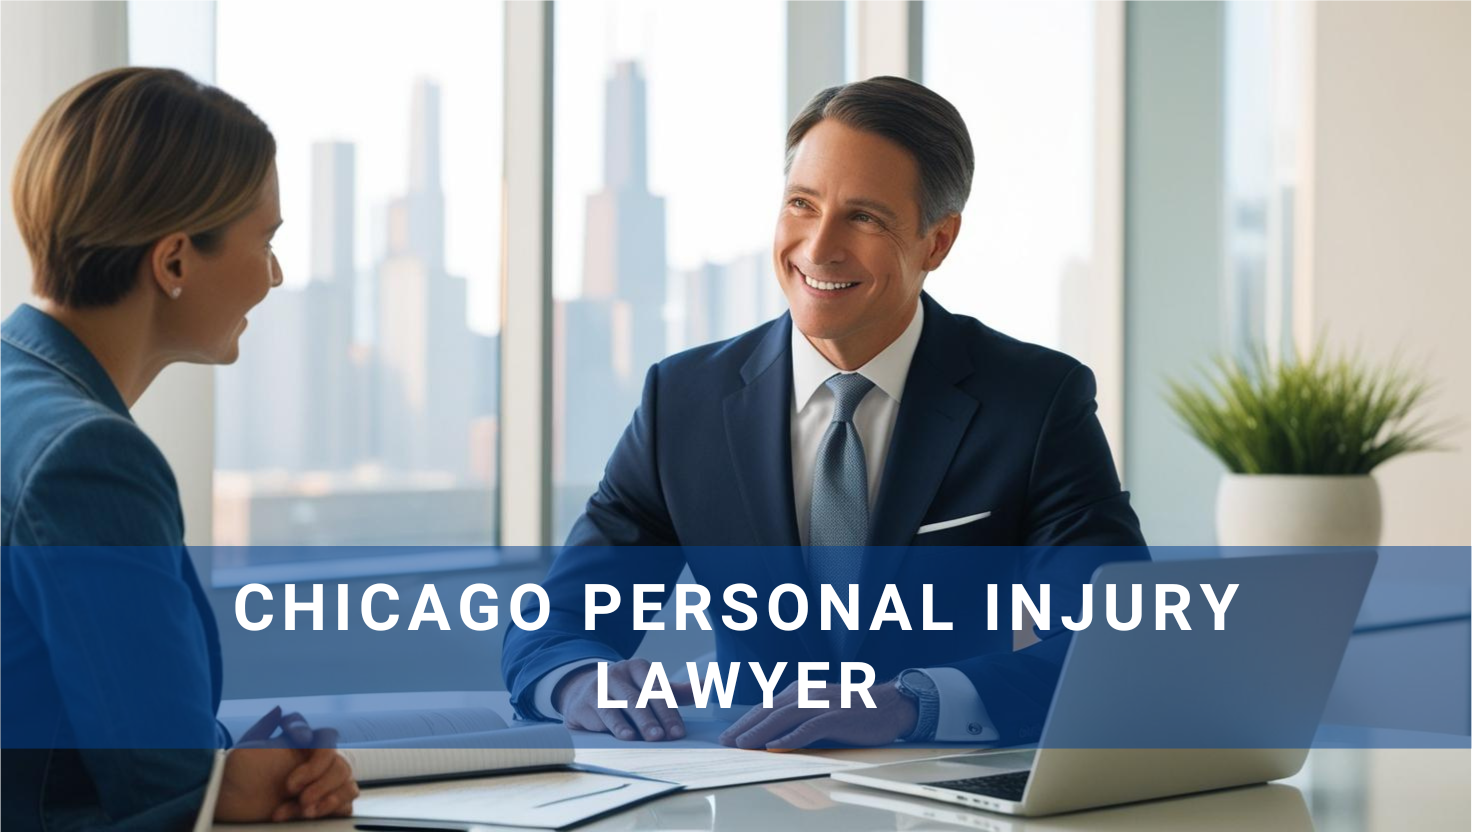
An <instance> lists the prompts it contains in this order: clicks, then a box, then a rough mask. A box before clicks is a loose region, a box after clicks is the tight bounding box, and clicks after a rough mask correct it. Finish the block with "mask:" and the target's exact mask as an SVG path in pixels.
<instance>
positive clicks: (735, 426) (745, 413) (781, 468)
mask: <svg viewBox="0 0 1472 832" xmlns="http://www.w3.org/2000/svg"><path fill="white" fill-rule="evenodd" d="M791 348H792V319H791V318H790V317H789V316H787V315H784V316H782V318H781V319H780V320H778V321H777V323H776V325H774V326H773V327H772V328H771V329H770V330H768V332H767V335H766V337H765V338H763V339H762V341H761V343H760V344H759V345H758V346H757V348H756V350H755V351H754V352H753V353H752V355H751V358H749V359H747V361H746V363H745V364H744V365H743V366H742V368H741V378H742V380H743V381H745V382H746V386H745V387H743V388H741V389H740V390H737V391H736V392H734V393H732V394H730V395H729V396H727V397H726V399H725V402H724V409H725V422H726V441H727V444H728V445H729V447H730V450H731V463H732V467H733V468H734V470H735V471H736V484H737V487H738V488H739V490H740V491H741V499H742V501H743V502H744V503H745V504H746V512H747V516H748V517H749V518H750V522H751V528H752V530H753V531H754V533H755V534H754V536H755V537H756V540H757V543H758V545H759V546H760V547H761V548H760V550H759V556H760V557H761V559H762V560H763V561H764V562H765V564H766V568H767V572H768V573H769V574H770V576H771V578H772V587H773V588H775V587H776V586H778V585H779V584H785V583H790V584H796V585H797V586H800V587H803V589H804V591H807V590H808V588H809V581H808V572H807V566H806V564H805V563H804V562H803V557H802V549H801V543H800V541H799V539H798V536H797V508H796V506H795V502H796V500H795V498H794V497H793V493H792V428H791V421H792V352H791ZM810 595H811V593H810ZM816 600H817V599H816V598H815V597H809V599H808V620H807V622H805V623H804V625H803V626H802V627H801V628H800V629H799V630H798V631H797V636H798V638H799V639H800V640H801V641H802V643H803V646H804V647H806V648H807V651H808V653H809V655H810V656H812V657H814V658H826V657H827V656H826V654H827V652H828V648H827V646H826V643H825V642H824V640H823V638H822V631H821V630H820V629H819V628H818V625H817V624H816V623H815V622H816V620H817V618H816V616H815V612H816V610H817V607H816V606H815V603H816Z"/></svg>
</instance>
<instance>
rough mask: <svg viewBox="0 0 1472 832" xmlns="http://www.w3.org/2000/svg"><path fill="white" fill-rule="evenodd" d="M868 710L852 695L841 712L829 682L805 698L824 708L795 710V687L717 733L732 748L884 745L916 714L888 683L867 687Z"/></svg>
mask: <svg viewBox="0 0 1472 832" xmlns="http://www.w3.org/2000/svg"><path fill="white" fill-rule="evenodd" d="M870 692H871V694H872V695H873V697H874V705H875V707H874V708H867V707H865V706H864V703H863V700H862V699H860V698H858V697H854V698H853V699H852V700H850V703H849V704H851V705H852V706H853V707H849V708H842V707H839V705H840V704H841V703H842V701H843V700H842V699H841V697H840V688H839V686H838V685H837V684H836V683H830V684H827V685H824V686H823V687H820V688H814V689H811V690H810V691H809V693H808V698H809V699H810V700H812V699H816V700H827V701H828V707H826V708H799V707H798V706H797V683H796V682H794V683H792V684H790V685H788V686H787V687H786V688H784V689H783V690H782V692H781V693H779V694H777V695H776V696H774V697H772V707H771V708H763V707H762V706H760V705H757V706H756V707H754V708H752V709H751V710H749V711H747V712H746V714H745V715H744V716H742V717H741V718H740V719H738V720H736V722H735V724H733V725H732V726H731V727H730V728H727V729H726V730H725V732H724V733H722V734H721V744H722V745H730V746H734V747H736V748H758V749H785V748H805V747H807V746H809V745H812V744H813V743H815V742H818V741H819V740H829V741H832V742H841V743H846V744H848V745H860V746H875V745H888V744H889V743H892V742H894V741H895V740H897V739H899V738H900V737H903V736H906V735H908V734H909V733H910V732H911V731H914V730H915V722H916V720H918V719H919V717H920V714H919V712H918V711H917V710H916V708H915V702H914V701H913V700H912V699H910V697H908V696H905V695H904V694H902V693H900V692H899V690H898V689H896V688H895V686H894V682H886V683H884V684H882V685H876V686H875V687H873V688H870Z"/></svg>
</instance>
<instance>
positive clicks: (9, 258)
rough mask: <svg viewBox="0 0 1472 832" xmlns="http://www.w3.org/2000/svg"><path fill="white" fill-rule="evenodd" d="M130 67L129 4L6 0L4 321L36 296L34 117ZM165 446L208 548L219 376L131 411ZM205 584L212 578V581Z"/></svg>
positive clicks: (171, 374)
mask: <svg viewBox="0 0 1472 832" xmlns="http://www.w3.org/2000/svg"><path fill="white" fill-rule="evenodd" d="M127 63H128V15H127V4H126V3H122V2H78V3H49V2H12V1H11V0H7V1H6V2H5V3H3V4H0V101H3V102H4V104H3V113H0V115H3V117H0V168H3V185H0V190H3V196H0V200H3V213H4V219H3V222H0V244H3V250H0V316H3V315H8V314H10V312H11V310H13V309H14V308H15V307H16V306H18V305H19V304H20V303H22V302H24V301H26V300H28V299H29V298H30V297H31V288H30V287H31V266H30V259H29V257H27V255H26V251H25V246H24V245H23V244H22V243H21V241H20V234H19V232H18V231H17V229H16V226H15V215H14V214H13V213H12V211H11V207H10V178H11V171H12V170H13V168H14V167H15V158H16V156H17V155H19V153H20V148H21V145H22V144H24V143H25V139H26V136H27V135H28V134H29V133H30V131H31V128H32V127H33V126H35V123H36V121H37V119H39V118H40V117H41V114H42V113H43V112H45V110H46V108H47V107H48V106H49V105H50V104H51V102H52V101H53V100H55V99H56V97H57V96H59V95H60V94H61V93H63V92H65V91H66V90H67V89H68V88H70V87H71V86H73V85H74V84H76V83H77V82H79V81H81V80H83V79H85V78H87V77H88V76H91V75H94V74H96V73H98V72H101V71H102V70H105V69H111V68H113V67H117V66H123V65H125V64H127ZM133 416H134V418H135V419H137V421H138V424H139V425H141V426H142V427H143V429H144V430H145V431H147V432H148V434H149V436H151V437H152V438H153V440H154V441H155V442H156V443H158V445H159V447H160V448H162V449H163V452H164V455H165V456H166V457H167V458H168V460H169V464H170V465H171V466H173V469H174V475H175V476H176V477H177V478H178V481H179V493H180V495H181V497H182V499H183V503H184V518H185V523H186V527H187V534H186V540H187V541H188V542H189V543H190V544H191V545H202V544H205V543H208V542H209V539H210V524H211V512H210V506H211V497H212V493H211V485H212V477H213V473H214V471H213V469H214V424H215V416H214V374H213V371H212V370H211V369H210V368H208V367H193V366H191V367H183V366H175V367H172V368H170V369H169V370H167V371H165V372H164V373H163V374H162V375H161V376H160V377H159V379H158V380H157V381H156V382H154V384H153V386H152V387H151V388H150V389H149V391H148V393H147V394H146V395H145V396H144V397H143V399H142V400H141V401H139V402H138V405H137V406H136V407H135V408H134V409H133ZM205 580H206V581H208V577H207V576H206V577H205Z"/></svg>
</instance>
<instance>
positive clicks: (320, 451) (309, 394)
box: [297, 142, 369, 470]
mask: <svg viewBox="0 0 1472 832" xmlns="http://www.w3.org/2000/svg"><path fill="white" fill-rule="evenodd" d="M355 175H356V150H355V148H354V147H353V145H352V144H349V143H347V142H316V143H314V144H313V145H312V217H311V229H310V233H311V251H310V258H311V269H312V273H311V280H310V282H308V284H307V287H306V289H305V291H304V295H303V297H302V298H301V300H302V302H303V303H305V305H306V310H305V319H306V320H305V321H303V323H304V324H305V331H304V335H305V338H306V349H305V350H304V354H303V355H301V356H300V357H299V358H298V359H297V361H299V362H300V363H301V364H302V365H303V368H304V370H305V373H304V376H305V377H304V378H303V379H302V382H303V383H304V384H305V389H304V390H303V391H302V396H303V398H304V399H309V400H310V401H311V402H312V405H311V406H310V407H309V408H307V412H306V417H307V420H308V421H307V424H306V425H305V426H304V431H305V434H306V435H305V437H304V442H303V446H302V454H303V460H302V462H303V463H304V464H305V466H306V467H307V468H314V469H325V470H337V469H342V468H346V467H348V466H349V465H351V464H352V461H353V460H354V459H355V458H356V457H357V456H358V455H359V454H361V453H362V450H363V449H362V448H360V447H358V446H357V444H356V442H355V441H354V440H355V439H356V438H358V437H360V436H361V435H362V433H363V431H362V430H361V429H360V428H359V427H358V426H357V423H358V422H359V420H363V419H367V418H368V417H369V414H367V413H363V412H360V411H357V410H355V409H353V408H352V406H351V403H352V402H353V401H354V400H355V399H356V398H357V396H356V391H355V390H354V389H353V387H354V384H355V383H356V382H358V381H359V380H360V374H359V373H356V372H353V369H352V366H351V363H350V355H351V352H352V347H353V341H354V337H353V336H354V333H353V305H354V303H353V301H354V298H353V296H354V284H355V282H356V280H357V269H356V268H355V266H354V256H353V253H354V246H355V244H356V231H355V224H354V218H355V210H356V204H357V188H356V186H355V183H354V177H355Z"/></svg>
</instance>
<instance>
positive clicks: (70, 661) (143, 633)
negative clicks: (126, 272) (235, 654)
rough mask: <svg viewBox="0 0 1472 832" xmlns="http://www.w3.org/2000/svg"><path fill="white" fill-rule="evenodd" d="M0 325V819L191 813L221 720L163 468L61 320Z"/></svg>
mask: <svg viewBox="0 0 1472 832" xmlns="http://www.w3.org/2000/svg"><path fill="white" fill-rule="evenodd" d="M0 333H3V335H0V338H3V346H0V400H3V402H0V409H3V411H4V414H5V418H4V421H3V422H0V433H3V435H0V448H3V454H0V456H3V463H4V464H3V479H0V502H3V511H0V544H3V547H4V548H3V549H0V576H3V577H0V594H3V603H0V616H3V622H4V623H3V627H0V640H3V665H4V672H3V677H4V679H5V696H4V699H3V700H0V735H3V737H4V743H5V752H4V765H3V793H4V802H3V806H4V814H3V817H4V826H5V827H6V828H8V829H9V828H14V829H37V828H43V827H44V828H47V829H74V828H87V829H96V828H107V829H139V830H143V829H147V830H154V829H171V828H188V827H189V825H190V824H192V823H193V821H194V817H195V814H196V813H197V812H198V810H199V806H200V802H201V801H202V800H203V798H204V785H205V782H206V780H207V779H208V777H209V773H210V765H211V762H212V759H213V754H212V752H210V751H208V750H206V749H210V748H216V747H227V746H228V745H229V744H230V737H229V735H228V734H227V733H226V732H225V729H224V728H223V726H220V725H219V724H218V723H217V722H216V721H215V709H216V708H217V707H218V706H219V702H220V688H221V678H222V677H221V667H220V647H219V637H218V633H217V631H216V629H215V619H214V615H213V614H212V613H211V611H210V607H209V603H208V600H207V599H206V597H205V594H204V590H203V588H202V587H201V586H200V584H199V580H198V578H197V577H196V576H195V572H194V566H193V564H192V562H191V561H190V559H189V553H188V552H187V551H186V550H185V549H184V518H183V512H182V510H181V509H180V505H179V494H178V488H177V486H176V485H175V482H174V475H173V472H172V471H170V470H169V466H168V463H167V462H165V461H164V457H163V454H161V453H160V452H159V450H158V448H157V447H155V446H154V444H153V442H151V441H150V440H149V439H148V437H147V436H146V435H145V434H144V433H143V431H142V430H140V429H139V428H138V426H137V425H136V424H134V422H133V420H132V417H131V416H129V414H128V409H127V407H126V405H125V404H124V402H123V400H122V397H121V396H119V395H118V391H117V389H116V388H115V387H114V386H113V384H112V381H111V380H110V379H109V378H108V376H107V373H106V371H104V370H103V368H102V366H101V365H100V364H98V363H97V360H96V359H95V358H94V357H93V356H92V354H91V353H90V352H88V350H87V348H86V347H85V346H84V345H83V344H82V343H81V342H80V341H78V340H77V339H76V337H75V336H73V335H72V334H71V332H69V331H68V330H67V329H66V328H65V327H64V326H62V325H61V324H60V323H58V322H56V321H55V320H53V319H51V318H50V317H48V316H47V315H45V314H44V313H42V312H40V311H39V310H37V309H34V308H32V307H29V306H21V307H19V308H17V309H16V311H15V312H14V313H13V314H12V315H11V316H10V317H9V318H7V319H6V321H5V325H4V328H3V330H0ZM174 749H178V750H174Z"/></svg>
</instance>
